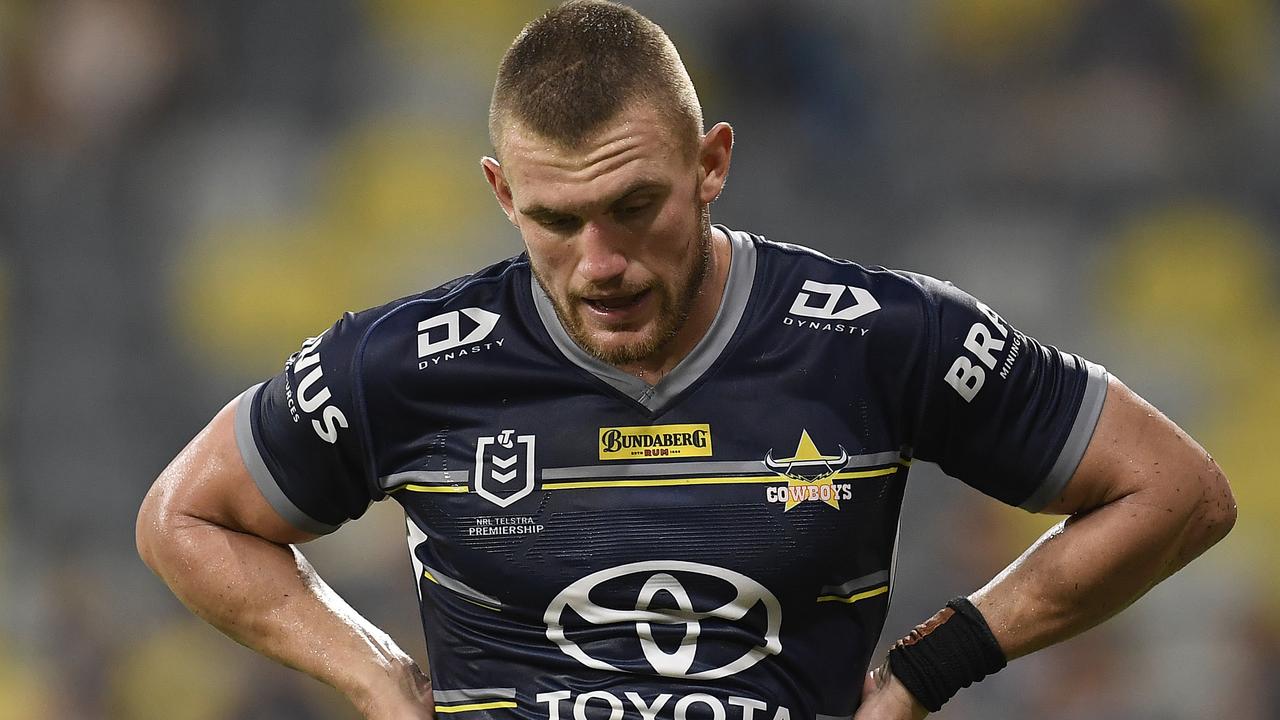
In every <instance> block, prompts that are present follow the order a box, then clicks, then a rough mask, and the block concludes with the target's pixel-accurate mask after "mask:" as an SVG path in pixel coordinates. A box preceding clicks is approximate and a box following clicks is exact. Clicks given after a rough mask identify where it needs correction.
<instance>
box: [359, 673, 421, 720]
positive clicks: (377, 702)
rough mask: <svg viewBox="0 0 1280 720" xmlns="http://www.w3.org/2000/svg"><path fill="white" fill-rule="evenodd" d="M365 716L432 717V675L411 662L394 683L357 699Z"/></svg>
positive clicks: (394, 719)
mask: <svg viewBox="0 0 1280 720" xmlns="http://www.w3.org/2000/svg"><path fill="white" fill-rule="evenodd" d="M358 704H359V706H360V713H361V714H362V715H363V716H364V717H365V719H366V720H435V717H436V711H435V700H434V698H433V697H432V695H431V678H429V677H427V675H426V673H424V672H422V670H421V669H420V668H419V667H418V666H417V665H416V664H413V665H410V666H409V667H408V668H407V671H406V673H405V674H404V675H403V676H401V678H400V680H399V681H398V682H397V683H396V687H394V688H391V689H388V690H386V691H379V692H375V693H373V695H372V696H370V697H369V698H368V699H367V700H365V701H363V702H360V703H358Z"/></svg>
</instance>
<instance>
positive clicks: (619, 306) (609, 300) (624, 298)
mask: <svg viewBox="0 0 1280 720" xmlns="http://www.w3.org/2000/svg"><path fill="white" fill-rule="evenodd" d="M648 296H649V288H645V289H644V290H641V291H640V292H638V293H632V294H629V295H598V296H596V297H583V298H582V302H584V303H586V305H587V307H589V308H591V309H592V310H595V311H596V312H598V313H601V314H603V315H613V314H616V313H619V312H625V311H627V310H630V309H632V308H634V307H636V306H638V305H639V304H640V303H642V302H644V299H645V298H646V297H648Z"/></svg>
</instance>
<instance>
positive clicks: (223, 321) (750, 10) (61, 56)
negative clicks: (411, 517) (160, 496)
mask: <svg viewBox="0 0 1280 720" xmlns="http://www.w3.org/2000/svg"><path fill="white" fill-rule="evenodd" d="M633 4H634V5H635V6H636V7H637V8H638V9H640V10H641V11H642V12H645V13H646V14H648V15H649V16H650V17H652V18H653V19H655V20H656V21H658V22H659V23H660V24H662V25H663V26H664V27H665V28H666V29H667V30H668V32H669V33H670V34H671V35H672V37H673V39H674V40H675V42H676V45H677V47H679V48H680V50H681V52H682V54H683V57H684V59H685V62H686V63H687V64H688V66H689V68H690V71H691V73H692V75H693V76H694V81H695V83H696V84H697V85H698V88H699V91H700V94H701V96H702V100H703V104H704V107H705V111H706V115H707V118H708V121H709V122H714V121H718V120H727V121H729V122H731V123H732V124H733V125H734V127H735V130H736V133H737V148H736V152H735V156H734V169H733V172H732V173H731V175H730V179H729V184H728V188H727V190H726V192H725V195H724V197H723V198H722V199H721V200H720V201H719V202H718V203H717V204H716V205H715V207H714V208H713V218H714V219H715V220H716V221H717V222H723V223H726V224H728V225H730V226H732V227H735V228H739V229H744V230H750V231H753V232H758V233H762V234H765V235H767V236H769V237H771V238H773V239H777V240H783V241H789V242H798V243H803V244H808V245H812V246H815V247H818V248H821V249H823V250H825V251H827V252H830V253H832V254H835V255H839V256H842V257H848V258H851V259H854V260H857V261H859V262H863V263H865V264H877V265H880V264H882V265H888V266H891V267H903V268H909V269H913V270H917V271H920V272H925V273H928V274H931V275H935V276H938V277H942V278H946V279H949V280H952V281H954V282H956V283H957V284H958V285H960V286H961V287H964V288H966V289H968V290H970V291H971V292H973V293H974V294H976V295H978V296H979V297H982V298H983V299H984V300H986V301H987V302H988V303H990V304H991V305H992V306H993V307H995V308H996V309H997V310H999V311H1000V312H1002V314H1003V315H1004V316H1005V317H1006V318H1008V319H1009V320H1010V321H1011V322H1012V323H1014V324H1015V325H1016V326H1018V327H1019V328H1020V329H1022V330H1024V331H1026V332H1028V333H1030V334H1032V335H1035V336H1037V337H1039V338H1040V339H1041V340H1043V341H1045V342H1048V343H1052V344H1054V345H1057V346H1059V347H1063V348H1064V349H1068V350H1072V351H1075V352H1079V353H1081V354H1083V355H1085V356H1087V357H1090V358H1092V359H1094V360H1096V361H1098V362H1100V363H1103V364H1105V365H1107V366H1108V367H1109V369H1110V370H1111V371H1112V372H1113V373H1115V374H1116V375H1118V376H1119V377H1121V378H1122V379H1124V380H1125V381H1126V382H1127V383H1128V384H1129V385H1130V386H1132V387H1134V388H1135V389H1136V390H1138V391H1139V392H1140V393H1142V394H1144V395H1145V396H1146V397H1148V398H1149V399H1151V400H1152V401H1153V402H1154V403H1155V404H1156V405H1158V406H1159V407H1161V408H1163V409H1164V410H1165V411H1166V412H1167V413H1168V414H1169V415H1171V416H1172V417H1173V418H1174V419H1175V420H1177V421H1178V422H1179V423H1181V424H1182V425H1183V426H1184V427H1186V428H1187V429H1188V430H1190V431H1191V432H1192V433H1193V434H1194V435H1195V436H1196V437H1197V438H1199V439H1200V440H1201V441H1202V442H1203V443H1204V444H1205V446H1206V447H1207V448H1209V450H1210V451H1211V452H1212V453H1213V454H1214V455H1215V457H1217V459H1218V460H1219V462H1220V463H1221V464H1222V466H1223V467H1224V468H1225V469H1226V471H1227V474H1228V476H1229V477H1230V478H1231V479H1232V481H1233V484H1234V486H1235V488H1236V492H1237V496H1238V498H1239V501H1240V505H1241V514H1240V518H1241V519H1240V521H1239V523H1238V525H1237V528H1236V531H1235V532H1234V533H1233V535H1232V536H1231V537H1229V538H1228V539H1227V540H1226V541H1225V542H1224V543H1223V544H1221V545H1219V546H1218V547H1216V548H1215V549H1213V550H1212V551H1210V553H1209V554H1208V555H1207V556H1206V557H1204V558H1202V559H1201V560H1198V561H1196V562H1195V563H1193V564H1192V565H1191V566H1190V567H1189V568H1188V569H1187V570H1186V571H1185V572H1184V573H1182V574H1180V575H1178V576H1176V577H1175V578H1174V579H1172V580H1171V581H1169V582H1167V583H1166V584H1165V585H1163V586H1161V587H1159V588H1157V589H1156V590H1155V591H1153V592H1152V593H1151V594H1150V595H1149V596H1148V597H1147V598H1145V599H1143V600H1141V601H1140V602H1139V603H1137V604H1136V605H1135V606H1133V607H1132V608H1130V609H1128V610H1126V611H1125V612H1124V613H1123V614H1121V615H1120V616H1119V617H1118V618H1117V619H1115V620H1113V621H1112V622H1110V623H1108V624H1107V625H1105V626H1103V627H1101V628H1099V629H1097V630H1094V631H1091V632H1089V633H1087V634H1085V635H1083V636H1081V637H1080V638H1078V639H1076V640H1073V641H1070V642H1068V643H1066V644H1064V645H1062V646H1060V647H1057V648H1053V649H1051V650H1048V651H1045V652H1043V653H1040V654H1038V655H1035V656H1032V657H1029V658H1027V659H1024V660H1020V661H1018V662H1016V663H1014V664H1013V665H1012V666H1011V667H1010V668H1009V669H1008V670H1006V671H1005V672H1003V673H1001V674H1000V675H999V676H997V677H996V678H994V679H993V680H990V681H987V682H985V683H983V684H981V685H979V686H976V687H975V688H972V689H970V690H968V691H966V692H964V693H961V695H960V696H958V697H957V699H956V700H955V701H953V703H952V704H950V705H949V706H948V707H947V709H946V710H944V711H943V713H942V714H941V717H945V718H952V719H954V720H964V719H966V718H967V719H978V718H990V717H1036V718H1039V720H1077V719H1079V720H1084V719H1088V720H1111V719H1113V718H1114V719H1117V720H1118V719H1124V720H1157V719H1159V720H1184V719H1185V720H1191V719H1193V718H1232V719H1233V720H1263V719H1274V718H1280V571H1278V570H1277V564H1276V561H1275V559H1274V552H1275V549H1276V548H1278V547H1280V522H1277V521H1276V519H1277V518H1280V482H1277V481H1276V480H1275V478H1274V465H1273V464H1272V463H1271V462H1270V461H1268V460H1266V457H1265V454H1264V453H1263V452H1262V450H1265V449H1266V448H1267V447H1269V445H1270V442H1272V441H1273V438H1274V435H1275V433H1276V431H1277V430H1278V429H1280V409H1278V408H1280V373H1277V372H1275V370H1276V368H1277V367H1280V365H1278V364H1277V361H1276V358H1277V357H1280V296H1278V294H1277V288H1280V282H1278V280H1280V276H1278V273H1280V263H1278V259H1280V258H1278V257H1277V249H1278V248H1280V244H1278V243H1277V241H1276V238H1277V231H1278V230H1280V162H1277V160H1276V158H1280V3H1277V2H1275V1H1274V0H1036V1H1035V2H1026V0H896V1H895V0H854V1H847V0H791V1H790V2H787V3H782V2H769V1H765V0H698V2H685V1H683V0H645V1H643V2H640V1H637V2H635V3H633ZM548 6H549V3H547V2H543V1H535V0H467V1H466V2H451V1H450V2H447V1H444V0H258V1H256V2H244V3H240V2H210V1H207V0H0V424H2V426H3V433H0V720H17V719H22V720H30V719H35V718H41V719H43V718H58V719H59V720H62V719H79V718H84V719H94V718H128V719H135V718H136V719H139V720H150V719H152V718H156V719H159V718H165V719H167V720H188V719H189V720H205V719H209V720H213V719H220V718H273V719H282V720H290V719H293V718H299V719H301V718H321V719H326V718H351V717H354V715H353V713H352V711H351V710H350V709H349V708H347V707H346V705H345V703H344V702H343V701H342V699H341V698H340V697H339V696H338V695H337V694H336V693H334V692H333V691H331V690H328V689H327V688H324V687H321V686H320V685H319V684H317V683H315V682H313V681H311V680H309V679H307V678H302V677H299V676H297V675H295V674H293V673H291V672H289V671H286V670H283V669H280V668H276V667H275V666H273V665H271V664H270V663H268V662H267V661H265V660H262V659H260V658H258V657H256V656H254V655H253V654H252V653H250V652H249V651H247V650H245V649H243V648H241V647H239V646H237V645H235V644H233V643H232V642H231V641H229V640H226V639H224V638H223V637H221V636H220V635H218V634H217V633H216V632H215V631H213V630H211V629H209V628H207V627H206V626H204V625H203V624H202V623H200V622H199V621H197V620H195V619H194V618H193V617H192V616H191V615H190V614H189V613H187V612H186V611H185V610H184V609H183V608H182V607H181V605H180V604H179V603H178V602H177V601H176V600H175V599H173V598H172V596H170V595H169V594H168V592H167V590H166V589H165V588H164V587H163V586H162V584H161V583H160V582H159V581H158V580H157V579H155V578H154V577H153V576H151V574H150V573H149V571H147V569H146V568H145V567H144V566H143V565H142V564H141V562H140V561H139V560H138V559H137V557H136V555H135V552H134V549H133V520H134V516H135V513H136V509H137V505H138V503H139V501H140V499H141V497H142V495H143V493H144V492H145V491H146V489H147V487H148V486H149V484H150V482H151V481H152V479H153V478H154V477H155V476H156V474H157V473H158V472H159V471H160V470H161V469H162V468H163V467H164V465H165V464H166V462H167V461H168V460H169V458H171V457H172V456H173V455H174V454H175V453H176V452H177V450H178V449H179V448H180V447H181V446H182V444H183V443H185V442H186V440H187V439H188V438H190V437H191V436H192V435H193V434H194V433H195V432H196V431H198V430H199V429H200V428H201V427H202V426H203V424H204V423H205V422H206V421H207V420H208V418H210V417H211V416H212V415H213V414H214V412H216V410H217V409H218V408H219V407H220V406H221V404H222V403H224V402H226V401H227V400H229V399H230V398H231V397H233V396H234V395H235V394H236V393H238V392H239V391H240V390H242V389H243V388H244V387H246V386H248V385H250V384H251V383H253V382H256V381H258V380H260V379H262V378H265V377H267V376H269V375H271V374H274V373H275V372H277V371H278V369H279V367H280V365H281V363H282V362H283V360H284V358H285V357H286V356H287V355H288V354H289V353H290V352H292V351H293V350H294V349H295V348H296V347H297V346H298V344H299V342H300V341H301V340H302V339H303V338H305V337H307V336H309V335H313V334H316V333H317V332H319V331H320V330H321V329H323V328H324V327H326V326H328V325H329V324H330V323H331V322H332V320H333V319H334V318H336V317H337V316H338V315H339V314H340V313H341V312H342V311H344V310H348V309H357V308H361V307H366V306H370V305H374V304H378V303H380V302H383V301H385V300H387V299H389V298H392V297H397V296H399V295H403V294H406V293H409V292H413V291H415V290H418V289H423V288H427V287H431V286H434V285H436V284H438V283H440V282H442V281H444V280H446V279H448V278H451V277H454V276H456V275H459V274H462V273H464V272H467V271H469V270H471V269H473V268H475V267H477V266H479V265H481V264H485V263H487V262H489V261H492V260H495V259H498V258H501V257H506V256H508V255H512V254H515V253H516V252H518V251H519V249H520V246H519V238H518V235H517V234H516V233H515V231H514V230H513V229H512V228H510V227H509V226H508V225H507V224H506V223H505V219H504V218H503V217H502V215H501V214H500V213H499V211H498V210H497V208H496V206H495V205H494V204H493V201H492V200H491V198H490V196H489V193H488V190H487V188H486V187H485V186H484V184H483V180H482V175H481V171H480V168H479V163H478V159H479V158H480V156H481V155H483V154H485V153H487V152H488V151H489V146H488V141H487V136H486V132H485V122H486V112H487V106H488V97H489V91H490V87H491V86H490V83H491V82H492V77H493V73H494V71H495V69H496V67H497V62H498V59H499V58H500V56H501V53H502V51H503V50H504V49H505V47H506V45H507V43H508V42H509V41H510V39H511V38H512V37H513V36H514V34H515V33H516V32H517V31H518V30H519V28H520V26H521V25H522V24H523V23H524V22H525V21H527V20H529V19H531V18H532V17H534V16H536V15H537V14H538V13H539V12H540V11H541V10H543V9H545V8H546V7H548ZM1052 522H1053V519H1051V518H1045V517H1040V516H1030V515H1026V514H1025V513H1022V512H1021V511H1018V510H1014V509H1010V508H1005V507H1003V506H999V505H997V504H995V503H994V502H992V501H989V500H986V499H984V498H981V497H980V496H978V495H977V493H975V492H974V491H972V490H969V489H968V488H966V487H964V486H962V485H960V484H959V483H957V482H955V481H952V480H949V479H947V478H945V477H944V476H943V475H941V474H940V473H939V472H938V471H937V470H936V469H932V468H929V467H925V466H922V465H917V467H916V469H915V470H914V471H913V473H912V482H911V487H910V488H909V490H908V497H907V506H906V510H905V512H904V518H903V527H902V536H901V537H902V541H901V552H900V556H899V558H900V559H899V564H898V571H897V582H896V585H895V588H894V593H893V597H894V605H893V609H892V611H891V614H890V619H889V622H888V624H887V626H886V630H885V636H886V640H887V639H892V638H894V637H897V636H900V635H901V634H903V633H904V632H906V630H908V629H909V628H910V627H911V626H912V625H914V624H915V623H916V622H918V621H919V620H921V619H923V618H925V617H927V616H928V615H930V614H932V612H933V611H934V609H936V608H937V607H938V606H940V604H941V603H942V602H944V601H945V600H946V599H947V598H949V597H952V596H954V595H956V594H960V593H965V592H969V591H972V590H973V589H975V588H976V587H977V586H978V585H979V584H981V583H982V582H983V581H985V579H987V578H988V577H990V576H991V575H992V574H993V573H994V572H996V571H998V570H999V569H1000V568H1001V567H1003V566H1004V565H1005V564H1007V563H1008V562H1009V561H1010V560H1011V559H1012V558H1013V557H1015V556H1016V554H1017V553H1018V552H1019V551H1020V550H1021V549H1022V548H1023V547H1025V546H1026V545H1027V544H1028V543H1029V542H1030V541H1031V540H1032V539H1034V538H1035V537H1036V535H1037V534H1038V533H1040V532H1042V531H1043V530H1044V529H1045V528H1046V527H1048V526H1049V525H1050V524H1051V523H1052ZM307 553H308V556H309V557H311V558H312V559H313V561H314V562H315V564H316V565H317V566H318V567H319V569H320V570H321V572H322V574H323V575H324V576H325V577H326V578H327V579H329V580H330V581H331V583H332V584H333V585H334V586H335V587H336V588H337V589H338V590H339V591H340V592H341V593H343V594H344V596H346V597H347V598H348V599H349V600H351V602H352V603H353V604H354V605H355V606H356V607H357V608H358V609H360V610H361V611H362V612H364V613H366V614H367V615H368V616H370V617H371V618H373V619H374V620H375V621H376V622H378V623H379V624H381V625H382V626H383V627H385V628H386V629H388V630H389V631H390V632H391V633H392V634H393V635H394V636H396V637H397V638H398V639H399V640H401V642H402V643H403V644H404V645H405V646H406V647H407V648H408V649H410V651H411V652H412V653H413V654H414V655H415V656H417V657H418V658H419V659H422V658H424V652H423V648H422V640H421V630H420V629H419V626H418V620H417V609H416V596H415V593H414V590H413V578H412V572H411V569H410V566H409V563H408V561H407V551H406V547H405V545H404V539H403V523H402V520H401V519H400V518H399V515H398V509H397V508H396V507H394V505H393V504H391V503H383V504H380V505H378V506H375V507H374V508H373V509H372V510H371V511H370V513H369V514H368V515H367V516H366V517H365V518H364V519H362V520H360V521H359V522H356V523H353V524H352V525H350V526H348V527H347V528H345V529H344V530H343V531H342V532H340V533H338V534H337V535H336V536H333V537H331V538H326V539H324V540H321V541H319V542H317V543H314V544H313V545H311V546H308V549H307ZM850 682H858V679H856V678H851V679H850Z"/></svg>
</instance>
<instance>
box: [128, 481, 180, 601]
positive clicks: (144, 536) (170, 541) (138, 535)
mask: <svg viewBox="0 0 1280 720" xmlns="http://www.w3.org/2000/svg"><path fill="white" fill-rule="evenodd" d="M164 485H165V483H164V478H163V477H162V478H161V479H160V480H157V481H156V484H155V485H153V486H152V487H151V490H150V491H149V492H148V493H147V495H146V497H145V498H143V499H142V505H141V506H140V507H139V508H138V518H137V520H136V522H135V524H134V532H133V535H134V544H135V545H136V546H137V549H138V557H140V558H142V562H143V563H145V564H146V566H147V567H149V568H151V571H152V572H154V573H155V574H157V575H159V576H160V577H162V578H163V577H164V576H165V568H166V567H168V566H169V565H170V564H171V563H172V561H173V559H174V558H175V556H176V555H177V554H178V553H179V552H180V551H181V549H182V546H183V543H182V542H181V539H180V538H179V537H178V535H179V533H180V531H181V528H182V527H183V525H182V524H181V523H180V519H181V518H182V517H183V516H182V513H181V512H179V511H178V510H177V509H176V508H175V507H174V501H173V497H172V493H171V492H165V487H164Z"/></svg>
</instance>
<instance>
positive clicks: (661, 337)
mask: <svg viewBox="0 0 1280 720" xmlns="http://www.w3.org/2000/svg"><path fill="white" fill-rule="evenodd" d="M696 212H697V213H698V230H699V234H700V236H701V237H700V245H701V246H700V247H699V249H698V253H697V256H696V258H695V260H694V262H693V264H692V265H690V266H689V272H688V273H686V274H685V276H684V278H683V282H682V283H681V287H677V288H667V287H664V286H662V285H651V286H649V287H648V288H645V289H649V290H651V291H654V292H658V293H659V294H660V296H661V297H660V303H661V304H660V306H659V308H658V315H657V318H656V319H655V321H654V327H653V329H652V331H651V332H649V333H647V334H646V336H645V337H642V338H640V339H638V340H636V341H634V342H631V343H627V344H625V345H620V346H614V347H600V346H599V345H597V344H596V343H594V342H592V340H591V335H590V333H589V332H587V330H586V328H585V327H584V324H583V322H582V319H581V316H580V315H579V314H578V313H577V312H572V311H571V309H570V308H568V307H565V303H564V302H563V301H562V300H561V299H560V298H558V297H556V296H555V295H554V294H552V293H551V292H550V291H549V290H548V289H547V283H546V281H545V280H544V279H543V277H542V273H540V272H539V271H538V268H537V267H535V266H534V265H533V264H532V262H530V267H531V268H532V270H533V277H534V279H535V280H536V281H537V283H538V284H539V285H540V286H542V292H543V293H545V294H546V296H547V297H548V298H549V299H550V300H551V305H552V307H554V308H555V311H556V317H558V318H559V319H560V325H561V326H562V327H563V328H564V330H565V332H566V333H568V334H569V337H570V338H571V339H572V340H573V342H574V343H575V344H577V346H578V347H580V348H582V349H583V350H585V351H586V352H587V353H588V354H589V355H591V356H592V357H594V358H596V359H597V360H600V361H601V362H604V363H607V364H609V365H613V366H615V367H618V366H622V365H630V364H634V363H639V362H642V361H644V360H648V359H650V358H652V357H654V356H655V355H657V354H659V353H660V352H662V350H663V349H665V348H666V347H667V346H668V345H669V344H670V343H671V341H672V340H674V339H675V338H676V336H677V335H679V334H680V330H682V329H683V328H684V325H685V323H686V322H688V320H689V314H690V312H691V311H692V310H693V305H694V303H695V302H697V300H698V296H699V295H700V294H701V293H702V289H703V286H704V285H705V284H706V282H707V277H708V276H709V275H710V270H711V212H710V209H709V207H708V206H707V205H706V204H705V203H698V206H697V210H696ZM673 290H674V292H673ZM574 309H577V308H576V305H575V308H574Z"/></svg>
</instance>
